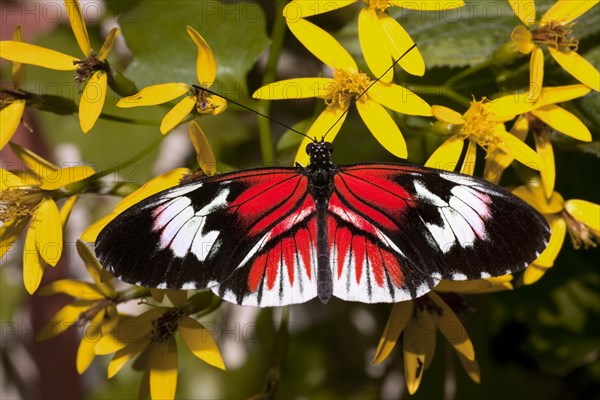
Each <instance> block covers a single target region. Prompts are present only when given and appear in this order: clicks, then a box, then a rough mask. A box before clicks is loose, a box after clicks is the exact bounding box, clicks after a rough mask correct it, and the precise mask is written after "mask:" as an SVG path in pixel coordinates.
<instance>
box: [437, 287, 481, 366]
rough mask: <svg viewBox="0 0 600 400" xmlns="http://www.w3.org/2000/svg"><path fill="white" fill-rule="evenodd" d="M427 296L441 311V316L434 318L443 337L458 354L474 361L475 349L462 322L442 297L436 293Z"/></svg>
mask: <svg viewBox="0 0 600 400" xmlns="http://www.w3.org/2000/svg"><path fill="white" fill-rule="evenodd" d="M427 295H428V296H429V298H430V299H431V300H432V301H433V302H434V303H435V304H436V305H437V306H438V307H439V308H440V310H441V314H437V313H434V314H433V317H434V321H435V323H436V325H437V326H438V328H439V330H440V332H442V335H444V337H445V338H446V340H448V342H450V344H451V345H452V346H453V347H454V349H455V350H456V351H457V352H458V353H460V354H462V355H463V356H465V357H466V358H467V359H469V360H474V359H475V349H474V348H473V343H471V339H470V338H469V334H468V333H467V330H466V329H465V327H464V326H463V324H462V322H460V320H459V319H458V317H457V316H456V314H454V311H452V309H451V308H450V307H449V306H448V304H446V302H445V301H444V300H442V298H441V297H440V296H438V295H437V294H435V293H434V292H429V293H428V294H427Z"/></svg>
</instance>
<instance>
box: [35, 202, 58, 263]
mask: <svg viewBox="0 0 600 400" xmlns="http://www.w3.org/2000/svg"><path fill="white" fill-rule="evenodd" d="M31 228H33V229H35V242H36V246H37V249H38V251H39V255H40V257H41V258H42V259H43V260H44V261H45V262H46V263H48V264H50V265H51V266H53V267H54V266H56V264H57V263H58V260H59V259H60V256H61V254H62V247H63V243H62V241H63V239H62V225H61V223H60V214H59V212H58V207H57V206H56V203H55V202H54V200H52V199H45V200H43V201H42V203H41V204H40V205H39V206H38V208H37V210H36V212H35V216H34V217H33V221H32V222H31ZM31 228H30V230H31Z"/></svg>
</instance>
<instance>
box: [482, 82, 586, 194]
mask: <svg viewBox="0 0 600 400" xmlns="http://www.w3.org/2000/svg"><path fill="white" fill-rule="evenodd" d="M590 91H591V89H590V88H588V87H587V86H585V85H581V84H578V85H570V86H557V87H545V88H543V89H542V92H541V96H540V98H539V100H538V101H537V102H533V101H531V99H529V95H528V93H523V94H519V95H509V96H504V97H500V98H498V99H496V100H494V101H493V104H492V105H491V106H490V109H493V110H494V112H496V115H497V116H498V117H500V118H501V119H502V120H508V119H513V118H515V117H516V116H517V115H518V118H517V120H516V121H515V123H514V124H513V126H512V128H511V130H510V132H511V133H512V134H513V135H515V136H516V137H517V138H518V139H519V140H521V141H525V139H526V138H527V134H528V133H529V132H531V133H532V134H533V138H534V141H535V147H536V150H537V153H538V154H539V156H540V158H541V159H542V162H543V164H542V165H543V168H540V175H541V178H542V185H543V187H544V192H545V194H546V196H547V197H550V196H551V195H552V192H553V191H554V182H555V179H556V171H555V165H554V151H553V149H552V142H550V135H549V130H550V128H552V129H555V130H556V131H558V132H562V133H564V134H565V135H568V136H570V137H572V138H574V139H577V140H581V141H584V142H590V141H591V140H592V134H591V133H590V131H589V129H588V128H587V127H586V126H585V124H584V123H583V122H581V120H580V119H579V118H577V116H575V115H574V114H572V113H571V112H569V111H567V110H565V109H564V108H562V107H560V106H558V105H557V103H561V102H565V101H569V100H572V99H575V98H578V97H582V96H585V95H586V94H588V93H589V92H590ZM523 105H526V106H527V107H525V108H523V107H522V106H523ZM519 112H520V113H521V114H519ZM513 160H514V158H513V157H512V156H510V155H509V154H507V153H505V152H504V151H503V150H501V149H498V148H497V149H494V150H493V151H491V152H489V153H488V157H487V159H486V167H485V170H484V174H483V176H484V178H485V179H487V180H488V181H490V182H492V183H498V182H499V181H500V178H501V176H502V173H503V171H504V170H505V169H506V168H507V167H508V166H509V165H510V164H511V163H512V161H513Z"/></svg>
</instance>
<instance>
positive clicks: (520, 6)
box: [508, 0, 535, 26]
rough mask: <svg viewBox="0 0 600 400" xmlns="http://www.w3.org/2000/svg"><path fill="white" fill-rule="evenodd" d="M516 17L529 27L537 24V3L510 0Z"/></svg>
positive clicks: (531, 0) (524, 0)
mask: <svg viewBox="0 0 600 400" xmlns="http://www.w3.org/2000/svg"><path fill="white" fill-rule="evenodd" d="M508 4H510V7H511V8H512V9H513V11H514V12H515V15H516V16H517V17H518V18H519V19H520V20H521V22H523V23H524V24H525V25H527V26H531V25H532V24H533V23H534V22H535V3H534V1H533V0H508Z"/></svg>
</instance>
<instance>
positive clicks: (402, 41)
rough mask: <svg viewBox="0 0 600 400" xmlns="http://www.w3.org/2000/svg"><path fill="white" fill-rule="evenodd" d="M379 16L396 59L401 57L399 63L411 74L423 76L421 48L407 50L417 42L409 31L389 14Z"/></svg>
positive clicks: (423, 65) (423, 63)
mask: <svg viewBox="0 0 600 400" xmlns="http://www.w3.org/2000/svg"><path fill="white" fill-rule="evenodd" d="M424 3H427V2H421V4H424ZM378 17H379V24H380V25H381V27H382V28H383V31H384V33H385V34H386V36H387V38H388V44H389V45H390V48H389V51H390V52H391V55H392V58H393V59H394V61H396V60H397V59H399V58H400V61H399V62H398V64H399V65H400V66H401V67H402V69H403V70H405V71H406V72H408V73H409V74H411V75H415V76H423V75H424V74H425V61H424V60H423V56H422V55H421V52H420V51H419V49H418V48H416V47H415V48H413V49H412V50H410V51H409V52H408V53H407V52H406V51H407V50H408V49H410V48H411V46H412V45H414V44H415V42H413V40H412V39H411V37H410V35H409V34H408V32H406V31H405V30H404V28H403V27H402V25H400V24H399V23H398V21H396V20H395V19H394V18H392V17H390V16H389V15H388V14H385V13H379V14H378Z"/></svg>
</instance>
